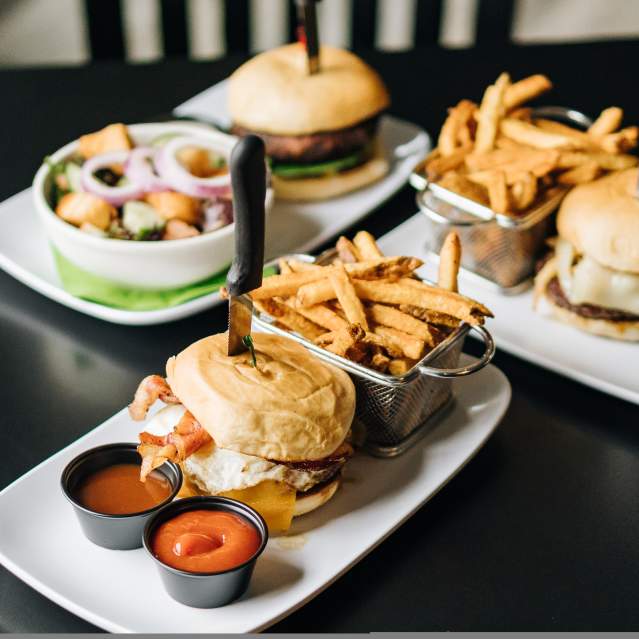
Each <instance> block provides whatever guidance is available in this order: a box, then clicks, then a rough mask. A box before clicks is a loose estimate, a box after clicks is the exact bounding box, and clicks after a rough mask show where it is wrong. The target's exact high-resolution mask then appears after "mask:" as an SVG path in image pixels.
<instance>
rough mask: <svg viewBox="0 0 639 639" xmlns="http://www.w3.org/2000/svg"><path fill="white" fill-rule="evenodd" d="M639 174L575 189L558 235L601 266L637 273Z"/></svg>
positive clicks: (623, 174)
mask: <svg viewBox="0 0 639 639" xmlns="http://www.w3.org/2000/svg"><path fill="white" fill-rule="evenodd" d="M638 176H639V170H638V169H636V168H633V169H626V170H625V171H619V172H617V173H612V174H610V175H608V176H606V177H603V178H601V179H599V180H596V181H594V182H590V183H588V184H582V185H580V186H577V187H575V188H574V189H573V190H572V191H571V192H570V193H568V195H567V196H566V197H565V198H564V201H563V203H562V205H561V208H560V210H559V214H558V216H557V230H558V232H559V235H560V236H561V237H562V238H564V239H565V240H567V241H568V242H570V243H571V244H572V245H573V246H574V247H575V249H576V250H577V252H579V253H583V254H584V255H587V256H589V257H591V258H593V259H594V260H596V261H597V262H599V263H600V264H602V265H603V266H607V267H609V268H612V269H616V270H619V271H627V272H629V273H639V199H637V197H636V196H635V193H636V191H637V178H638Z"/></svg>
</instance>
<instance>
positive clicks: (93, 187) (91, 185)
mask: <svg viewBox="0 0 639 639" xmlns="http://www.w3.org/2000/svg"><path fill="white" fill-rule="evenodd" d="M129 154H130V151H113V152H112V153H102V154H101V155H96V156H95V157H92V158H90V159H89V160H87V161H86V162H85V163H84V164H83V165H82V173H81V178H80V179H81V182H82V188H83V189H84V190H85V191H88V192H89V193H92V194H93V195H97V196H98V197H100V198H102V199H103V200H105V201H107V202H108V203H109V204H113V206H122V204H124V203H125V202H128V201H129V200H138V199H140V198H141V197H142V195H143V194H144V189H143V188H141V187H140V186H139V185H138V184H135V183H130V184H125V185H124V186H109V185H108V184H105V183H104V182H102V181H100V180H98V178H96V177H95V175H94V173H95V172H96V171H99V170H100V169H104V168H107V167H109V166H113V165H114V164H124V163H125V162H126V161H127V158H128V157H129Z"/></svg>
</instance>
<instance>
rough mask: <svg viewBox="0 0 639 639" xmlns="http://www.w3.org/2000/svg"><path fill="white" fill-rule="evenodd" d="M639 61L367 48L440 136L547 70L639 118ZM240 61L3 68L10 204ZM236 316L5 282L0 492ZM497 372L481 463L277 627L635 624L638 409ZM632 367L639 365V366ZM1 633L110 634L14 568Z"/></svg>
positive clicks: (416, 117) (554, 50)
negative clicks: (449, 110) (465, 108)
mask: <svg viewBox="0 0 639 639" xmlns="http://www.w3.org/2000/svg"><path fill="white" fill-rule="evenodd" d="M637 56H639V43H634V42H624V43H615V44H591V45H572V46H547V47H521V48H518V47H512V48H508V49H481V50H471V51H445V50H441V49H436V48H428V49H418V50H415V51H412V52H410V53H401V54H382V53H370V54H368V55H367V54H364V57H365V58H367V59H368V60H369V61H370V62H371V63H372V64H373V65H374V66H375V67H376V68H377V69H379V71H380V72H381V74H382V75H383V76H384V78H385V80H386V82H387V83H388V85H389V88H390V90H391V93H392V96H393V105H392V109H391V110H392V112H393V113H394V114H396V115H398V116H401V117H404V118H407V119H409V120H412V121H414V122H417V123H419V124H421V125H423V126H424V127H426V129H428V130H429V131H431V132H435V131H437V130H439V126H440V125H441V123H442V121H443V118H444V114H445V108H446V107H447V106H449V105H451V104H453V103H454V102H456V101H457V100H458V99H460V98H462V97H473V98H476V99H478V98H479V97H480V96H481V93H482V90H483V88H484V86H485V85H486V84H488V83H489V82H491V81H493V80H494V79H495V78H496V77H497V75H498V74H499V72H501V71H502V70H505V69H506V70H509V71H510V72H511V74H512V75H513V77H514V78H520V77H522V76H523V75H524V74H529V73H534V72H544V73H546V74H548V75H549V76H550V77H551V78H552V79H553V80H554V82H555V84H556V89H555V91H554V92H553V95H552V98H551V99H552V102H554V103H557V104H564V105H571V106H576V107H578V108H580V109H581V110H583V111H585V112H587V113H592V114H596V113H598V112H599V111H600V110H601V109H602V108H603V107H606V106H609V105H611V104H615V105H617V104H618V105H621V106H623V107H624V108H625V109H626V114H627V119H628V121H630V122H638V121H639V103H638V101H637V90H636V68H635V67H636V64H635V63H634V62H635V61H636V59H637ZM241 61H242V60H241V59H239V58H233V59H225V60H222V61H219V62H215V63H191V62H185V61H167V62H163V63H160V64H153V65H148V66H136V67H127V66H124V65H121V64H103V65H98V66H93V67H91V68H77V69H68V70H20V71H3V72H0V93H1V94H2V100H0V121H1V122H2V136H3V139H2V143H1V144H0V158H1V161H0V167H1V168H0V197H1V198H4V197H8V196H9V195H11V194H13V193H15V192H16V191H18V190H20V189H23V188H25V187H27V186H28V185H29V183H30V181H31V177H32V174H33V172H34V170H35V169H36V167H37V166H38V164H39V162H40V161H41V159H42V157H43V156H44V155H46V154H47V153H49V152H51V150H53V149H55V148H57V147H59V146H60V145H62V144H63V143H65V142H66V141H68V140H70V139H72V138H74V137H75V136H77V134H79V133H81V132H86V131H90V130H94V129H96V128H98V127H101V126H103V125H105V124H107V123H109V122H113V121H124V122H137V121H143V120H144V119H145V118H150V117H153V116H155V115H157V114H159V113H164V112H167V111H169V110H170V108H171V107H173V106H175V105H177V104H179V103H180V102H182V101H184V100H185V99H186V98H188V97H190V96H191V95H193V94H194V93H196V92H198V91H200V90H202V89H204V88H206V87H207V86H209V85H211V84H213V83H215V82H218V81H219V80H221V79H222V78H224V77H225V76H226V75H228V73H229V72H230V71H231V70H232V69H234V68H235V67H236V66H237V65H238V64H239V63H240V62H241ZM414 208H415V207H414V196H413V193H412V192H411V190H410V189H409V188H408V187H406V188H405V189H403V190H402V191H401V192H400V193H399V194H397V195H396V196H395V197H394V198H393V199H392V200H391V201H389V202H388V203H387V204H385V205H384V206H382V207H381V208H380V209H379V210H377V211H376V212H374V213H373V214H372V215H371V216H370V217H369V218H367V219H366V220H365V221H363V222H362V223H361V224H359V225H357V227H356V228H357V229H359V228H366V229H369V230H371V231H372V232H374V233H376V234H380V233H383V232H386V231H388V230H390V229H391V228H392V227H394V226H396V225H397V224H398V223H399V222H401V221H403V220H404V219H406V218H407V217H408V216H410V215H412V214H413V213H414ZM352 230H355V228H354V229H352ZM1 232H2V229H0V233H1ZM225 321H226V319H225V310H224V309H221V308H219V309H216V310H212V311H208V312H205V313H202V314H200V315H198V316H196V317H192V318H189V319H186V320H183V321H180V322H177V323H174V324H168V325H165V326H153V327H141V328H135V327H125V326H117V325H112V324H108V323H105V322H102V321H99V320H96V319H93V318H90V317H85V316H83V315H81V314H79V313H76V312H74V311H72V310H70V309H67V308H65V307H63V306H60V305H58V304H56V303H55V302H52V301H49V300H48V299H45V298H44V297H42V296H40V295H38V294H37V293H35V292H33V291H31V290H30V289H28V288H27V287H25V286H23V285H22V284H19V283H18V282H16V281H15V280H13V279H12V278H10V277H9V276H7V275H5V274H3V273H0V376H1V377H0V378H1V380H2V381H1V383H0V406H2V411H1V412H0V433H1V434H2V453H1V457H0V459H1V463H0V488H2V487H4V486H6V485H7V484H9V483H10V482H11V481H13V480H14V479H16V478H17V477H19V476H20V475H22V474H23V473H24V472H26V471H27V470H29V469H30V468H31V467H33V466H34V465H35V464H37V463H39V462H40V461H42V460H44V459H46V458H47V457H48V456H50V455H51V454H53V453H55V452H56V451H57V450H59V449H60V448H62V447H63V446H65V445H66V444H68V443H70V442H72V441H73V440H75V439H76V438H77V437H79V436H80V435H82V434H83V433H85V432H87V431H88V430H90V429H92V428H93V427H94V426H95V425H97V424H99V423H101V422H102V421H103V420H104V419H106V418H107V417H109V416H110V415H112V414H113V413H114V412H116V411H118V410H119V409H120V408H121V407H122V406H123V405H124V404H126V403H127V402H128V401H129V400H130V397H131V393H132V391H133V390H134V389H135V387H136V384H137V382H138V381H139V379H140V378H141V377H142V376H144V375H146V374H148V373H149V372H152V371H153V372H155V371H161V370H162V368H163V365H164V362H165V360H166V357H167V355H169V354H173V353H176V352H178V351H179V350H180V349H182V348H183V347H185V346H186V345H187V344H189V343H190V342H192V341H193V340H195V339H197V338H199V337H202V336H204V335H207V334H210V333H214V332H218V331H220V330H223V329H224V327H225ZM474 348H475V345H473V344H470V345H469V349H470V350H471V351H472V350H473V349H474ZM495 364H496V365H497V366H499V367H500V368H501V369H502V370H503V371H504V372H505V373H506V375H507V376H508V378H509V379H510V382H511V384H512V386H513V399H512V404H511V406H510V408H509V410H508V412H507V414H506V416H505V418H504V420H503V423H502V424H501V426H500V428H499V429H498V431H497V432H496V434H495V435H494V436H493V437H492V438H491V439H490V440H489V442H488V443H487V444H486V446H485V447H484V448H483V449H482V450H481V451H480V452H479V454H478V455H477V456H476V458H475V459H474V460H473V461H472V462H471V463H470V464H469V465H468V466H467V467H466V468H465V469H464V470H463V471H462V472H461V473H460V474H459V476H457V477H456V478H455V479H454V480H453V481H452V482H451V483H450V484H449V485H448V486H447V487H446V488H445V489H444V490H442V491H441V492H440V493H439V494H438V495H437V496H436V497H435V498H434V499H432V500H431V501H430V502H429V503H428V504H426V505H425V506H424V507H423V508H422V509H421V510H420V511H419V512H418V513H417V514H416V515H415V516H414V517H413V518H412V519H411V520H410V521H409V522H407V523H406V524H405V525H404V526H402V527H401V529H400V530H398V531H397V532H396V533H395V534H393V535H392V536H391V537H390V538H389V539H388V540H387V541H385V542H384V543H383V544H382V545H381V546H380V547H379V548H377V549H376V550H375V551H374V552H373V553H371V554H370V555H369V556H368V557H367V558H365V559H364V560H363V561H361V562H360V563H359V564H358V565H357V566H355V567H354V568H353V569H352V570H350V571H349V572H348V573H347V574H346V575H345V576H343V577H342V578H341V579H339V580H338V581H337V583H335V584H333V585H332V586H331V587H330V588H329V589H328V590H326V591H325V592H324V593H322V594H320V595H319V596H318V597H317V598H316V599H314V600H313V601H312V602H310V603H308V604H307V605H306V606H304V607H303V608H302V609H301V610H299V611H297V612H296V613H294V614H292V615H291V616H290V617H288V618H287V619H285V620H283V621H281V622H280V623H278V624H277V625H276V626H274V627H273V630H277V631H293V630H295V631H315V632H331V631H360V632H367V631H371V630H376V631H387V630H551V629H554V630H603V629H615V630H632V629H637V627H638V626H639V606H638V605H637V590H638V588H639V543H637V531H638V530H639V419H638V417H639V409H638V408H637V406H635V405H633V404H630V403H626V402H623V401H621V400H618V399H615V398H612V397H608V396H607V395H605V394H603V393H600V392H598V391H595V390H592V389H589V388H586V387H584V386H581V385H579V384H577V383H575V382H572V381H569V380H567V379H564V378H562V377H559V376H557V375H555V374H553V373H551V372H548V371H546V370H543V369H540V368H537V367H535V366H533V365H531V364H528V363H525V362H523V361H520V360H518V359H515V358H513V357H511V356H509V355H507V354H504V353H498V354H497V356H496V358H495ZM619 365H620V366H625V367H626V368H627V372H628V374H629V375H638V374H639V366H638V365H637V362H634V361H627V362H619ZM25 507H29V504H25ZM4 516H5V515H3V514H0V525H1V520H2V518H3V517H4ZM42 534H43V535H45V534H46V529H43V531H42ZM344 534H345V535H347V534H348V531H344ZM140 587H141V588H142V587H144V584H140ZM0 630H3V631H11V632H37V631H47V632H61V631H91V630H95V629H94V628H93V627H92V626H91V625H90V624H88V623H86V622H84V621H82V620H81V619H78V618H77V617H75V616H74V615H72V614H70V613H68V612H66V611H65V610H63V609H62V608H59V607H58V606H56V605H55V604H53V603H51V602H49V601H48V600H47V599H45V598H44V597H43V596H41V595H39V594H38V593H36V592H35V591H33V590H31V589H30V588H29V587H28V586H26V585H24V584H23V583H22V582H21V581H19V580H18V579H16V578H15V577H13V576H12V575H11V574H10V573H8V572H7V571H6V570H4V569H1V568H0ZM212 630H213V629H212ZM185 631H188V629H187V628H185Z"/></svg>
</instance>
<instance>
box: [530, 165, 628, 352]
mask: <svg viewBox="0 0 639 639" xmlns="http://www.w3.org/2000/svg"><path fill="white" fill-rule="evenodd" d="M638 176H639V173H638V171H637V169H636V168H633V169H628V170H626V171H620V172H618V173H613V174H611V175H609V176H606V177H604V178H601V179H600V180H597V181H595V182H591V183H589V184H584V185H581V186H577V187H576V188H575V189H574V190H573V191H571V192H570V193H569V194H568V195H567V196H566V198H565V199H564V201H563V203H562V205H561V208H560V210H559V215H558V217H557V230H558V233H559V237H558V238H557V239H556V242H555V245H554V254H553V255H552V257H550V259H548V261H547V262H546V263H545V264H544V266H543V267H542V268H541V270H540V271H539V273H538V274H537V276H536V278H535V298H536V300H539V299H541V298H543V299H545V300H546V302H547V303H548V305H549V307H550V310H551V313H552V315H553V316H554V317H556V318H557V319H559V320H561V321H562V322H566V323H567V324H571V325H573V326H576V327H577V328H580V329H582V330H584V331H588V332H589V333H594V334H596V335H603V336H605V337H612V338H615V339H622V340H628V341H639V200H638V199H637V197H636V193H637V178H638Z"/></svg>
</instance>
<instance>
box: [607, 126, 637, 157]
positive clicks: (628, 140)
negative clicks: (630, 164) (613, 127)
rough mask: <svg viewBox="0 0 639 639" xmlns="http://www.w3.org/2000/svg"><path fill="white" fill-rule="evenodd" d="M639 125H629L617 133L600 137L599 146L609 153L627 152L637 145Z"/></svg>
mask: <svg viewBox="0 0 639 639" xmlns="http://www.w3.org/2000/svg"><path fill="white" fill-rule="evenodd" d="M638 138H639V127H636V126H629V127H627V128H625V129H621V131H617V133H609V134H608V135H604V136H603V137H602V138H599V139H598V142H599V146H600V147H601V148H602V149H603V150H604V151H606V152H607V153H625V152H626V151H630V150H631V149H634V148H635V147H636V146H637V139H638Z"/></svg>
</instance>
